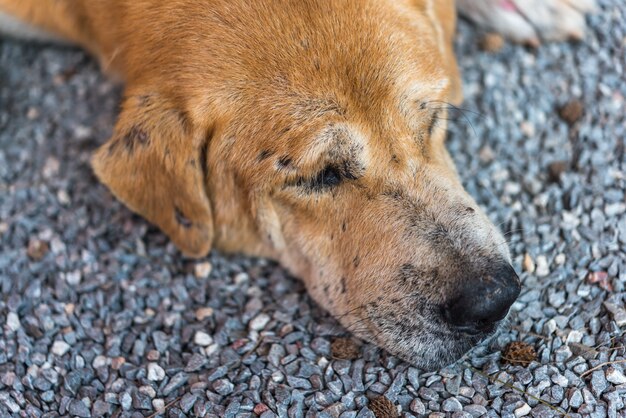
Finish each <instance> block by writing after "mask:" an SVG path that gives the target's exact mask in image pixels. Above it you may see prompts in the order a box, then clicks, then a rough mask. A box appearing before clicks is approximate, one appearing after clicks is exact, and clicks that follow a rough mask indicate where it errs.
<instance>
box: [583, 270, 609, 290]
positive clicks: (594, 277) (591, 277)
mask: <svg viewBox="0 0 626 418" xmlns="http://www.w3.org/2000/svg"><path fill="white" fill-rule="evenodd" d="M587 283H591V284H597V285H598V286H600V287H601V288H602V289H604V290H606V291H607V292H612V291H613V285H612V284H611V281H610V280H609V274H608V273H607V272H606V271H593V272H590V273H589V274H588V275H587Z"/></svg>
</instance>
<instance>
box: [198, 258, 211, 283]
mask: <svg viewBox="0 0 626 418" xmlns="http://www.w3.org/2000/svg"><path fill="white" fill-rule="evenodd" d="M211 270H213V266H212V265H211V263H209V262H208V261H205V262H204V263H198V264H196V265H195V267H194V274H195V275H196V277H197V278H198V279H207V278H208V277H209V275H210V274H211Z"/></svg>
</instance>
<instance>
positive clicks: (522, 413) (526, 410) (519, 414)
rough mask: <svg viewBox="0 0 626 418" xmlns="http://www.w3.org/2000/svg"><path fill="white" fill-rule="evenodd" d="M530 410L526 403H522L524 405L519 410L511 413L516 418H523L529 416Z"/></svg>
mask: <svg viewBox="0 0 626 418" xmlns="http://www.w3.org/2000/svg"><path fill="white" fill-rule="evenodd" d="M531 410H532V408H531V407H530V405H528V404H527V403H524V405H522V406H520V407H519V408H517V409H515V411H513V413H514V414H515V416H516V417H517V418H520V417H525V416H526V415H528V414H530V411H531Z"/></svg>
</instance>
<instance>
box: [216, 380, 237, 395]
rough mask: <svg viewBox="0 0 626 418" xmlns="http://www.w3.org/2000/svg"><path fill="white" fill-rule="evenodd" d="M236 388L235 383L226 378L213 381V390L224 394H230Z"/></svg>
mask: <svg viewBox="0 0 626 418" xmlns="http://www.w3.org/2000/svg"><path fill="white" fill-rule="evenodd" d="M234 388H235V385H233V384H232V383H231V382H230V381H228V380H226V379H219V380H216V381H215V382H213V390H215V392H217V393H219V394H220V395H222V396H225V395H228V394H229V393H231V392H232V391H233V389H234Z"/></svg>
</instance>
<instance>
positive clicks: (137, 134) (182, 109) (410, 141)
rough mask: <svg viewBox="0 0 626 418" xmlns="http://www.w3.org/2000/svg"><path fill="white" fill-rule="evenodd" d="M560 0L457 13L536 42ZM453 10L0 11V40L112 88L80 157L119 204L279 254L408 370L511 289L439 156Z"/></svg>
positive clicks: (52, 6) (180, 227) (190, 236)
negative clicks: (115, 85)
mask: <svg viewBox="0 0 626 418" xmlns="http://www.w3.org/2000/svg"><path fill="white" fill-rule="evenodd" d="M570 3H572V4H573V3H574V0H541V1H540V2H537V1H536V0H532V1H531V0H521V1H516V2H513V1H512V0H498V1H497V2H496V1H495V0H471V1H462V2H461V3H460V5H462V6H463V10H464V11H465V12H466V13H467V14H468V15H470V16H473V17H474V18H475V19H477V20H480V21H482V22H483V23H485V24H487V25H491V26H493V27H494V28H496V29H498V28H499V26H500V25H501V23H502V21H503V19H504V17H507V16H508V17H509V18H511V19H513V20H511V22H513V23H511V24H510V25H506V29H504V28H502V31H512V32H513V35H512V36H515V35H517V36H516V38H517V39H518V40H523V41H527V42H531V43H535V42H537V41H538V39H539V36H540V35H541V34H546V35H547V36H548V37H550V38H559V37H566V36H580V34H581V31H582V29H583V28H584V20H581V19H582V17H583V14H582V11H578V10H577V9H575V8H573V7H571V6H570V5H569V4H570ZM582 3H584V4H583V7H585V6H587V5H588V4H587V3H588V0H586V1H582V2H580V3H579V4H582ZM537 4H547V5H551V6H554V5H558V6H559V7H560V9H559V8H555V7H552V8H550V9H546V11H545V13H546V14H543V15H542V14H541V13H538V12H537V9H541V6H537ZM529 5H535V6H536V8H535V9H533V10H532V12H531V11H530V10H527V9H528V7H529ZM490 8H491V9H490ZM489 10H491V13H490V12H489ZM525 10H526V12H525V13H523V12H524V11H525ZM583 10H586V9H583ZM1 11H3V12H1ZM564 11H566V12H567V13H569V15H567V16H570V15H571V16H574V17H575V19H574V18H568V19H562V18H563V17H564V16H566V14H564V13H565V12H564ZM535 15H536V16H538V17H535V18H534V17H533V16H535ZM455 16H456V15H455V9H454V3H453V1H452V0H363V1H358V2H357V1H343V0H327V1H323V0H317V1H314V0H265V1H243V0H169V1H161V0H108V1H104V0H72V1H70V0H0V31H4V32H9V33H12V34H15V35H21V36H29V37H36V38H41V37H45V36H49V35H50V34H52V35H53V36H55V37H56V38H57V39H59V40H67V41H70V42H74V43H78V44H80V45H82V46H83V47H85V48H86V49H88V50H89V51H90V52H91V53H93V54H94V55H95V56H97V57H99V59H100V61H101V63H102V66H103V68H104V69H105V70H106V71H108V72H112V73H115V74H118V75H120V76H121V77H122V78H123V79H124V80H125V82H126V86H127V87H126V94H125V99H124V104H123V108H122V112H121V114H120V117H119V121H118V123H117V125H116V127H115V133H114V135H113V137H112V138H111V139H110V140H109V141H108V142H107V143H106V144H105V145H103V146H102V147H101V148H100V149H99V150H98V151H97V152H96V154H95V156H94V158H93V167H94V170H95V172H96V174H97V175H98V177H99V178H100V179H101V180H102V181H103V182H104V183H105V184H106V185H107V186H108V187H109V188H110V189H111V191H112V192H113V193H114V194H115V195H116V196H117V197H118V198H119V199H121V200H122V201H123V202H125V203H126V204H127V205H128V206H129V207H130V208H131V209H132V210H134V211H136V212H137V213H139V214H141V215H143V216H144V217H146V218H147V219H148V220H149V221H151V222H153V223H155V224H156V225H158V226H159V227H160V228H161V229H162V230H163V231H164V232H165V233H166V234H167V235H168V236H170V237H171V239H172V240H173V241H174V243H176V245H177V246H178V247H179V248H180V249H181V250H182V251H183V252H184V253H185V254H187V255H190V256H194V257H201V256H204V255H206V254H207V252H208V251H209V250H210V249H211V248H212V247H216V248H219V249H221V250H223V251H243V252H246V253H249V254H255V255H261V256H266V257H271V258H274V259H276V260H279V261H280V262H281V263H282V264H283V265H284V266H286V267H287V268H288V269H289V270H290V271H291V272H293V273H294V274H295V275H297V276H299V277H301V278H302V279H303V280H304V282H305V283H306V286H307V288H308V290H309V292H310V293H311V295H312V296H313V298H314V299H315V300H316V301H317V302H318V303H319V304H320V305H322V306H323V307H324V308H326V309H327V310H328V311H330V312H331V313H332V314H334V315H335V316H336V317H337V318H338V319H339V320H340V321H341V323H342V324H344V325H345V326H346V328H348V329H349V330H351V331H353V332H354V333H355V334H357V335H358V336H360V337H363V338H365V339H368V340H370V341H373V342H375V343H377V344H378V345H380V346H382V347H384V348H386V349H387V350H389V351H390V352H392V353H394V354H397V355H399V356H400V357H402V358H404V359H406V360H408V361H410V362H412V363H415V364H417V365H419V366H422V367H425V368H434V367H437V366H440V365H443V364H446V363H448V362H450V361H453V360H455V359H457V358H459V357H460V356H461V355H462V354H463V353H464V352H466V351H467V350H468V349H469V348H470V347H472V346H473V345H474V344H476V343H477V342H479V341H481V340H482V339H484V338H486V337H487V336H489V335H490V334H492V333H493V332H494V330H496V328H497V327H498V325H499V324H500V322H501V320H502V319H503V318H504V317H505V316H506V314H507V312H508V309H509V307H510V305H511V304H512V303H513V301H514V300H515V298H516V297H517V295H518V293H519V291H520V283H519V280H518V278H517V276H516V274H515V272H514V271H513V269H512V267H511V266H510V257H509V254H508V250H507V246H506V243H505V241H504V239H503V238H502V236H501V234H500V232H499V231H498V230H497V228H496V227H495V226H494V225H493V224H492V223H491V222H490V221H489V219H488V218H487V217H486V216H485V214H484V213H483V212H482V211H481V210H480V208H479V207H478V206H477V204H476V203H475V202H474V200H473V199H472V198H471V197H470V196H469V195H468V194H467V193H466V192H465V190H464V189H463V187H462V185H461V183H460V181H459V178H458V176H457V174H456V171H455V168H454V166H453V163H452V160H451V158H450V156H449V155H448V153H447V151H446V149H445V147H444V137H445V129H446V114H447V111H448V108H449V106H450V104H455V103H459V102H460V101H461V83H460V79H459V74H458V69H457V65H456V62H455V58H454V55H453V50H452V37H453V34H454V28H455V20H456V18H455ZM546 16H547V17H546ZM571 16H570V17H571ZM540 18H541V19H544V21H542V22H543V23H545V24H544V26H541V25H539V24H538V22H539V21H540ZM515 19H518V20H519V19H521V20H519V21H515ZM515 22H516V23H515ZM529 22H530V23H532V24H529ZM572 22H573V23H572ZM515 24H517V25H519V30H518V31H516V30H515ZM523 25H527V26H528V28H530V29H528V28H524V27H523ZM544 27H545V28H546V29H545V30H544V29H542V28H544ZM35 28H37V29H35Z"/></svg>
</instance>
